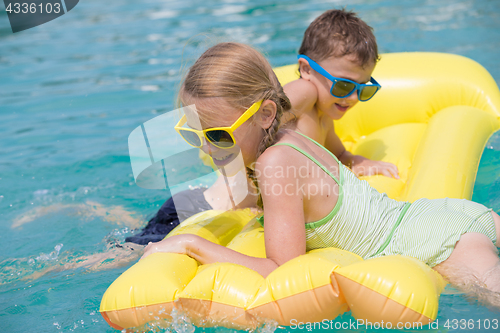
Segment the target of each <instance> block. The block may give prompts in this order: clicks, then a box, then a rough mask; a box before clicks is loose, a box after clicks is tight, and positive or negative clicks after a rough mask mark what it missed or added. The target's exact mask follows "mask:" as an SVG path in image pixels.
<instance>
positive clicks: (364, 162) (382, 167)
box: [325, 126, 399, 179]
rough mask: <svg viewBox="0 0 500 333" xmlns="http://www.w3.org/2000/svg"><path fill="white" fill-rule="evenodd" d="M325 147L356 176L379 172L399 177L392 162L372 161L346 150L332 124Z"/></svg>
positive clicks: (391, 176)
mask: <svg viewBox="0 0 500 333" xmlns="http://www.w3.org/2000/svg"><path fill="white" fill-rule="evenodd" d="M325 148H326V149H328V150H329V151H331V152H332V153H333V154H334V155H335V156H337V158H338V159H339V161H340V162H342V164H344V165H346V166H348V167H349V168H351V170H352V172H354V174H355V175H356V176H358V177H359V176H372V175H377V174H379V175H384V176H387V177H390V178H396V179H399V172H398V168H397V167H396V166H395V165H394V164H392V163H388V162H383V161H373V160H370V159H368V158H366V157H363V156H361V155H354V154H353V153H351V152H349V151H347V150H346V149H345V147H344V145H343V144H342V141H340V138H339V137H338V135H337V133H335V128H334V127H333V126H332V128H331V129H330V130H329V131H328V133H327V135H326V140H325Z"/></svg>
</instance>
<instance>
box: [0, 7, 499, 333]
mask: <svg viewBox="0 0 500 333" xmlns="http://www.w3.org/2000/svg"><path fill="white" fill-rule="evenodd" d="M344 5H347V8H349V9H354V10H355V11H356V12H358V13H359V14H360V16H361V17H362V18H363V19H364V20H365V21H367V22H368V23H369V24H370V25H371V26H373V27H374V29H375V34H376V36H377V39H378V43H379V47H380V51H381V52H400V51H437V52H449V53H456V54H461V55H464V56H467V57H470V58H472V59H474V60H476V61H478V62H479V63H481V64H482V65H483V66H484V67H486V69H487V70H488V71H489V72H490V73H491V74H492V75H493V77H494V78H495V80H496V82H497V83H500V66H498V59H499V56H500V2H499V1H497V0H491V1H487V0H477V1H473V0H440V1H432V0H427V1H424V0H415V1H396V0H387V1H383V0H352V1H310V2H306V1H297V0H291V1H283V2H276V3H270V2H269V1H262V0H260V1H259V0H256V1H247V2H245V1H240V2H236V1H231V0H226V1H215V0H207V1H194V0H185V1H159V0H147V1H130V0H123V1H120V2H118V1H114V2H106V3H104V2H102V1H97V0H85V1H80V3H79V4H78V5H77V6H76V7H75V8H74V9H73V10H72V11H71V12H70V13H69V14H67V15H64V16H62V17H60V18H58V19H56V20H54V21H52V22H49V23H47V24H45V25H42V26H39V27H36V28H33V29H30V30H26V31H23V32H20V33H16V34H12V32H11V30H10V26H9V23H8V19H7V16H6V12H5V11H3V6H1V5H0V8H2V9H1V10H2V11H0V243H1V244H2V248H3V251H2V252H1V254H0V327H1V328H2V332H73V331H75V332H83V331H86V332H114V330H113V329H111V328H110V327H109V326H108V325H107V324H106V323H105V322H104V320H103V319H102V317H101V316H100V314H99V313H98V309H99V303H100V299H101V296H102V294H103V293H104V291H105V290H106V288H107V287H108V286H109V284H110V283H111V282H112V281H113V280H114V279H116V278H117V277H118V276H119V275H120V273H121V272H123V271H124V270H126V269H127V268H128V267H129V266H130V265H131V264H132V263H133V262H134V261H135V260H137V257H136V256H134V254H133V251H130V250H124V249H121V248H120V247H119V246H117V245H119V244H120V243H122V242H123V240H124V238H125V237H126V235H128V234H130V232H131V229H133V228H137V227H140V226H141V225H144V223H145V221H146V219H147V217H149V216H151V214H153V213H154V212H155V210H156V209H157V208H158V207H159V206H160V205H161V204H162V203H163V201H164V200H165V199H166V198H167V196H168V193H166V192H165V191H163V192H162V191H154V190H144V189H141V188H139V187H137V186H136V185H135V184H134V178H133V175H132V170H131V168H130V161H129V157H128V148H127V137H128V135H129V133H130V132H131V131H132V130H133V129H134V128H136V127H137V126H139V125H140V124H142V123H143V122H145V121H147V120H149V119H151V118H153V117H154V116H156V115H158V114H160V113H163V112H165V111H168V110H171V109H172V108H173V105H174V96H175V93H176V91H177V87H178V82H179V79H180V76H181V75H182V73H183V68H185V67H186V66H189V64H190V62H191V61H192V60H193V59H195V58H196V57H197V56H198V55H199V54H200V53H201V51H202V50H203V49H204V48H205V47H206V46H207V45H211V44H213V43H215V42H217V41H225V40H236V41H240V42H246V43H250V44H253V45H254V46H256V47H258V48H259V49H261V50H263V51H264V52H266V54H267V56H268V58H269V60H270V62H271V63H272V65H273V66H280V65H284V64H289V63H293V62H294V61H295V54H296V50H297V49H298V47H299V45H300V41H301V39H302V34H303V32H304V30H305V28H306V27H307V25H308V24H309V23H310V22H311V20H312V19H313V18H314V17H316V16H318V15H319V14H320V13H321V12H323V11H325V10H327V9H330V8H331V7H333V6H336V7H341V6H344ZM193 37H194V38H193ZM457 70H459V69H457ZM499 189H500V134H498V133H497V134H496V135H495V136H494V137H493V138H492V139H491V140H490V143H489V144H488V148H487V149H486V150H485V152H484V154H483V158H482V160H481V167H480V170H479V174H478V178H477V183H476V187H475V189H474V198H473V199H474V200H476V201H478V202H481V203H483V204H486V205H488V206H491V207H493V208H494V209H495V210H496V211H497V212H498V211H500V194H499ZM103 254H105V255H106V256H111V258H110V259H103V258H102V257H103ZM127 258H128V259H129V261H127V260H126V259H127ZM117 265H118V267H115V266H117ZM120 265H121V266H120ZM63 268H65V269H63ZM499 317H500V315H499V313H498V312H493V311H490V310H488V309H487V308H486V307H484V306H482V305H479V304H477V302H472V303H470V302H468V301H467V300H466V299H465V298H464V297H463V296H462V295H460V294H454V293H453V291H448V292H447V293H446V294H445V295H443V296H442V297H441V302H440V313H439V318H438V319H439V321H440V324H441V325H443V324H444V323H445V321H446V320H448V319H450V320H453V319H475V320H479V319H490V320H491V319H493V318H499ZM349 319H351V317H350V316H349V315H348V314H346V315H344V316H343V317H342V318H341V319H340V320H344V321H348V320H349ZM459 330H460V329H453V328H451V329H449V331H450V332H454V331H459ZM278 331H281V330H278ZM290 331H292V332H293V330H290ZM295 331H296V330H295ZM439 331H448V329H447V328H445V327H444V326H440V328H439ZM475 331H478V330H477V329H476V330H475ZM485 331H488V332H489V331H491V329H490V330H485Z"/></svg>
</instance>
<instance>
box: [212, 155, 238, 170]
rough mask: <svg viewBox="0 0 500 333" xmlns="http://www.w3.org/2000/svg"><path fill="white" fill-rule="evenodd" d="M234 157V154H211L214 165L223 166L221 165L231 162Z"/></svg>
mask: <svg viewBox="0 0 500 333" xmlns="http://www.w3.org/2000/svg"><path fill="white" fill-rule="evenodd" d="M235 157H236V154H229V155H226V156H222V157H215V156H212V161H213V162H214V164H215V165H216V166H218V167H223V166H226V165H228V164H229V163H231V162H232V161H233V160H234V159H235Z"/></svg>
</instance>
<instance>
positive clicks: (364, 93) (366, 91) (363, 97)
mask: <svg viewBox="0 0 500 333" xmlns="http://www.w3.org/2000/svg"><path fill="white" fill-rule="evenodd" d="M377 91H378V87H376V86H365V87H364V88H363V89H362V90H361V93H360V94H359V100H360V101H367V100H369V99H370V98H372V97H373V95H375V93H376V92H377Z"/></svg>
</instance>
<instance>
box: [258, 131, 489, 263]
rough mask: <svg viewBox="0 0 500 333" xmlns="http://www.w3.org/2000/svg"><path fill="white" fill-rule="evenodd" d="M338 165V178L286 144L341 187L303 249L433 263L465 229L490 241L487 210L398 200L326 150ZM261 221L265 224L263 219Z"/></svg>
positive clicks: (453, 202) (456, 202)
mask: <svg viewBox="0 0 500 333" xmlns="http://www.w3.org/2000/svg"><path fill="white" fill-rule="evenodd" d="M299 134H301V133H299ZM301 135H302V136H304V137H305V138H307V139H309V140H311V141H312V142H314V143H315V144H316V145H318V146H319V147H321V148H323V149H325V150H326V151H327V152H328V153H329V154H330V155H331V156H332V157H333V158H334V159H335V160H336V161H337V163H338V165H339V179H337V178H336V177H335V176H334V175H333V174H332V173H331V172H330V171H329V170H328V169H327V168H326V167H325V166H323V165H321V164H320V163H319V162H318V161H317V160H316V159H314V158H313V157H312V156H311V155H310V154H308V153H307V152H305V151H303V150H302V149H300V148H298V147H297V146H295V145H293V144H290V143H278V144H276V146H278V145H283V146H289V147H291V148H293V149H295V150H297V151H298V152H300V153H302V154H303V155H305V156H306V157H308V158H309V159H311V160H312V161H313V162H314V163H315V164H316V165H318V166H319V167H320V168H321V169H322V170H323V171H324V172H326V173H327V174H328V175H329V176H330V177H331V178H332V179H333V180H334V181H335V182H336V183H337V184H338V186H339V195H338V199H337V203H336V205H335V207H333V209H332V210H331V212H330V213H329V214H328V215H327V216H325V217H324V218H323V219H321V220H319V221H316V222H310V223H306V224H305V228H306V248H307V250H308V251H309V250H313V249H318V248H325V247H336V248H340V249H343V250H347V251H350V252H353V253H356V254H358V255H359V256H361V257H363V258H365V259H368V258H374V257H379V256H384V255H397V254H399V255H406V256H411V257H415V258H417V259H420V260H421V261H423V262H425V263H427V264H428V265H429V266H431V267H433V266H435V265H437V264H439V263H440V262H442V261H444V260H446V259H447V258H448V257H449V256H450V255H451V251H453V248H454V246H455V243H456V242H457V241H458V240H459V239H460V236H461V235H462V234H463V233H465V232H480V233H483V234H485V235H487V236H488V237H489V238H490V239H491V240H492V241H493V242H494V243H495V242H496V231H495V225H494V221H493V217H492V214H491V213H490V212H491V209H487V208H486V207H484V206H483V205H480V204H477V203H474V202H471V201H468V200H462V199H448V198H446V199H435V200H428V199H419V200H417V201H415V202H414V203H412V204H410V203H408V202H402V201H396V200H393V199H390V198H389V197H387V195H386V194H385V193H379V192H378V191H377V190H376V189H374V188H373V187H371V186H370V185H369V184H368V182H366V181H364V180H360V179H358V178H357V177H356V176H355V175H354V173H352V172H351V171H350V170H349V169H348V168H346V167H345V166H344V165H343V164H342V163H340V161H338V159H337V158H336V157H335V155H333V154H332V153H331V152H330V151H329V150H327V149H326V148H324V147H323V146H321V145H320V144H319V143H318V142H316V141H314V140H313V139H311V138H309V137H307V136H305V135H303V134H301ZM259 222H260V223H261V224H263V219H262V217H261V218H259Z"/></svg>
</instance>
